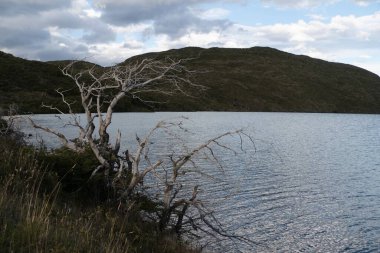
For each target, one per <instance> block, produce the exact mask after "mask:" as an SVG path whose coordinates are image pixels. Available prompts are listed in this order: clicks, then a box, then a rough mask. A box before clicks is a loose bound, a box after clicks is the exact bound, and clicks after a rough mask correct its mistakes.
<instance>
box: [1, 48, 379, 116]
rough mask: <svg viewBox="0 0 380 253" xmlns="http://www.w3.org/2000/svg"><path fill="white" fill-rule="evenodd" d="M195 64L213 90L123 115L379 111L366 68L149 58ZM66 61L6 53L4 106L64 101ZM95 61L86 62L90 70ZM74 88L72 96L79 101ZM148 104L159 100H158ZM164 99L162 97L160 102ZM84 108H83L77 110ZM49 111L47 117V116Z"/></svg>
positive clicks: (208, 53) (254, 54) (256, 58)
mask: <svg viewBox="0 0 380 253" xmlns="http://www.w3.org/2000/svg"><path fill="white" fill-rule="evenodd" d="M167 56H170V57H173V58H193V57H194V58H195V59H193V60H191V61H189V62H188V63H187V64H188V67H189V68H190V69H193V70H198V71H199V73H198V74H196V75H195V76H194V79H195V80H194V82H196V83H198V84H202V85H205V86H207V87H209V89H208V90H207V91H206V92H204V93H202V94H200V95H199V96H198V97H197V98H189V97H183V96H174V97H168V98H164V99H166V100H168V103H165V104H154V105H151V106H150V107H149V106H148V107H147V106H146V105H143V104H140V103H139V102H137V101H124V102H123V104H121V105H120V106H119V107H118V110H119V111H142V110H143V111H145V110H170V111H181V110H186V111H192V110H218V111H222V110H223V111H289V112H350V113H380V77H379V76H377V75H375V74H373V73H371V72H369V71H366V70H364V69H361V68H358V67H355V66H351V65H347V64H340V63H331V62H326V61H322V60H318V59H313V58H310V57H307V56H299V55H293V54H289V53H285V52H282V51H279V50H276V49H272V48H263V47H254V48H249V49H227V48H223V49H222V48H211V49H202V48H191V47H190V48H183V49H177V50H169V51H165V52H160V53H149V54H144V55H140V56H135V57H132V58H130V59H127V60H126V61H125V62H123V63H121V64H125V63H127V62H130V61H133V60H135V59H138V58H143V57H155V58H160V57H167ZM62 63H64V62H50V63H44V62H36V61H27V60H23V59H20V58H16V57H13V56H11V55H8V54H4V53H1V54H0V106H2V107H5V106H6V105H7V104H9V103H11V102H15V103H17V104H18V105H19V107H20V111H22V112H29V111H32V112H43V111H41V108H40V107H39V105H40V104H41V102H42V101H44V103H53V104H54V103H59V99H60V98H59V96H57V95H56V94H55V92H54V90H55V89H56V88H58V87H61V88H63V89H69V88H70V87H73V84H72V83H71V82H70V80H68V79H67V78H65V77H63V76H62V75H61V74H60V71H59V69H58V68H57V65H59V64H62ZM87 64H88V63H85V64H82V65H83V66H86V65H87ZM75 92H76V91H75V89H74V90H73V91H72V92H71V95H72V96H73V97H75V96H76V93H75ZM149 99H158V98H157V97H156V95H151V96H150V98H149ZM161 99H162V97H160V100H161ZM78 108H79V107H78ZM44 112H46V111H44Z"/></svg>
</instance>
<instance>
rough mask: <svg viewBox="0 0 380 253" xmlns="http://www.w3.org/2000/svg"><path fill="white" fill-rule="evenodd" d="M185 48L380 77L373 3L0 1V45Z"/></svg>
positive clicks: (62, 52)
mask: <svg viewBox="0 0 380 253" xmlns="http://www.w3.org/2000/svg"><path fill="white" fill-rule="evenodd" d="M186 46H199V47H204V48H210V47H229V48H249V47H254V46H268V47H273V48H277V49H279V50H283V51H286V52H290V53H294V54H303V55H308V56H311V57H315V58H320V59H324V60H328V61H334V62H342V63H348V64H353V65H356V66H359V67H362V68H365V69H368V70H370V71H372V72H374V73H376V74H378V75H380V0H325V1H318V0H299V1H297V0H0V50H1V51H4V52H7V53H11V54H13V55H16V56H18V57H22V58H26V59H30V60H41V61H48V60H62V59H87V60H88V61H91V62H94V63H98V64H100V65H103V66H109V65H113V64H115V63H119V62H121V61H123V60H125V59H126V58H129V57H131V56H133V55H138V54H142V53H145V52H156V51H163V50H168V49H172V48H182V47H186Z"/></svg>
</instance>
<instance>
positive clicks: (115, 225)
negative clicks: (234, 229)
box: [0, 121, 197, 252]
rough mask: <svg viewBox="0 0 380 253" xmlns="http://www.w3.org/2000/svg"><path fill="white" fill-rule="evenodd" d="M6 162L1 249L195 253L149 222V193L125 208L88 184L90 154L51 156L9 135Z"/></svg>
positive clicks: (2, 137) (0, 140) (2, 166)
mask: <svg viewBox="0 0 380 253" xmlns="http://www.w3.org/2000/svg"><path fill="white" fill-rule="evenodd" d="M1 124H5V123H4V121H1ZM0 161H1V163H0V252H197V251H195V250H191V249H189V248H188V246H186V245H184V244H183V243H181V242H180V241H178V240H177V238H176V237H174V236H172V235H169V234H168V233H166V232H165V231H164V232H161V231H160V230H159V228H158V224H157V223H156V222H154V221H149V222H148V221H146V220H144V219H143V217H142V215H141V212H142V211H143V210H144V209H146V208H155V206H154V203H153V202H151V201H150V200H149V199H148V198H146V197H143V196H139V197H136V198H135V200H134V201H135V202H134V203H135V204H134V205H128V206H126V205H125V204H123V205H122V203H118V201H117V199H115V198H113V196H112V193H110V192H109V191H107V187H106V185H105V182H104V181H103V180H102V179H101V178H93V179H91V180H90V181H89V180H88V179H89V171H90V168H91V169H93V165H94V164H97V162H96V159H95V157H93V156H92V153H91V152H84V153H83V154H78V153H75V152H73V151H69V150H66V149H60V150H56V151H54V152H49V153H48V152H46V151H45V150H44V149H35V148H33V147H30V146H27V145H26V144H25V143H24V142H23V140H22V138H20V137H19V136H18V135H15V134H14V133H13V132H7V133H6V134H5V133H3V134H0ZM74 168H75V169H74Z"/></svg>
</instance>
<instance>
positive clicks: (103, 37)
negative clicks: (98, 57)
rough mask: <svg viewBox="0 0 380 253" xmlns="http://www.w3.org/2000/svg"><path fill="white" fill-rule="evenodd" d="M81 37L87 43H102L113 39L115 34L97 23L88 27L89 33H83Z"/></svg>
mask: <svg viewBox="0 0 380 253" xmlns="http://www.w3.org/2000/svg"><path fill="white" fill-rule="evenodd" d="M83 39H84V40H85V41H86V42H88V43H104V42H109V41H114V40H115V39H116V34H115V32H114V31H112V30H111V29H110V28H108V27H107V26H106V25H104V24H98V25H97V26H92V27H91V28H90V33H88V34H85V35H84V36H83Z"/></svg>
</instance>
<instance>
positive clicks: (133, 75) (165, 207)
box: [29, 58, 252, 236]
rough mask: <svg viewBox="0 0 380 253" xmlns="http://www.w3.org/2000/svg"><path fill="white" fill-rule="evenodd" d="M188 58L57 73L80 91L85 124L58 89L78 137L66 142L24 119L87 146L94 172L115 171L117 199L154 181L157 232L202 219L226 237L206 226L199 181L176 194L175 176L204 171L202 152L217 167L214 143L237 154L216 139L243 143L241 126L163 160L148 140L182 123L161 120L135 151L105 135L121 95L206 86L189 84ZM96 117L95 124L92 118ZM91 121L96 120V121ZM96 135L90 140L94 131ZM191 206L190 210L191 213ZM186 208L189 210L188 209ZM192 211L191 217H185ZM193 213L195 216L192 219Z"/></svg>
mask: <svg viewBox="0 0 380 253" xmlns="http://www.w3.org/2000/svg"><path fill="white" fill-rule="evenodd" d="M188 60H189V59H187V60H173V59H170V58H166V59H163V60H156V59H143V60H140V61H135V62H131V63H128V64H125V65H117V66H115V67H111V68H107V69H99V68H97V67H95V66H94V67H91V68H89V69H85V70H79V71H76V70H75V68H74V67H75V64H76V62H73V63H71V64H69V65H67V66H66V67H64V68H62V69H61V70H62V73H63V74H64V75H65V76H67V77H69V78H71V79H72V80H73V81H74V83H75V85H76V88H77V89H78V91H79V93H80V103H81V105H82V107H83V110H84V114H85V121H84V123H83V122H82V121H81V120H80V118H79V116H78V114H76V113H75V112H74V111H73V110H72V104H73V102H72V101H68V100H67V99H66V97H65V91H62V90H57V92H58V93H59V94H60V95H61V97H62V101H63V103H64V104H65V105H66V106H67V108H68V113H69V115H70V118H71V120H70V122H69V123H68V124H69V125H72V126H75V127H77V128H78V129H79V135H78V137H77V138H75V139H74V140H69V139H68V138H67V137H66V136H65V135H63V134H62V133H59V132H57V131H55V130H54V129H50V128H47V127H44V126H40V125H38V124H36V123H35V122H34V121H33V119H32V118H29V119H30V121H31V123H32V125H33V126H34V127H36V128H39V129H42V130H44V131H46V132H49V133H51V134H53V135H55V136H57V137H58V138H59V139H60V140H61V142H62V144H63V145H64V146H65V147H67V148H70V149H73V150H75V151H77V152H81V151H83V150H84V147H86V146H88V147H90V148H91V150H92V152H93V154H94V155H95V157H96V158H97V160H98V161H99V166H98V167H97V168H94V171H93V173H92V174H93V175H94V174H96V173H97V172H99V171H104V172H105V174H106V175H109V173H110V172H111V171H112V172H116V173H115V174H114V176H113V177H112V178H111V181H112V186H113V187H114V188H115V189H116V190H117V192H118V193H119V198H120V200H121V201H127V202H128V201H129V200H131V198H132V197H133V194H134V193H135V192H136V189H137V188H139V186H140V185H141V184H142V183H143V181H144V179H145V178H146V177H147V175H150V176H152V177H153V178H154V179H155V180H156V182H154V183H152V185H156V186H157V188H156V190H157V191H160V193H159V194H157V195H160V196H161V199H160V200H158V201H159V203H160V208H159V209H158V210H157V212H156V216H157V217H156V218H158V219H159V228H160V230H163V231H164V230H165V231H167V230H170V231H172V232H173V233H176V234H177V235H178V236H180V235H181V234H182V232H183V230H184V229H183V228H184V226H188V227H189V226H190V227H192V228H194V229H200V230H202V228H201V227H200V226H199V223H198V222H199V221H202V222H203V223H204V224H206V225H207V226H208V227H209V228H211V229H212V231H214V232H215V233H216V234H218V235H221V236H229V235H228V233H226V232H225V231H223V229H222V228H221V226H219V225H216V226H215V225H211V223H212V222H210V221H209V220H208V219H207V218H206V216H211V217H212V212H210V211H209V210H207V209H206V208H205V206H204V205H203V203H202V201H200V200H199V199H198V185H197V184H196V183H195V184H194V185H193V186H192V190H191V192H189V195H188V196H185V195H186V194H183V193H182V194H179V193H180V191H181V189H182V185H181V183H180V182H179V181H178V178H179V177H181V176H182V175H184V174H186V172H187V171H189V168H192V169H193V171H198V172H199V173H203V172H202V169H201V168H200V167H199V166H198V164H197V161H196V157H197V156H199V155H204V156H205V157H206V158H207V159H209V160H211V161H213V162H214V163H215V164H216V166H218V167H222V165H221V164H220V162H219V159H218V158H217V157H216V156H215V154H214V151H213V146H218V147H220V148H222V149H223V150H229V151H232V152H234V153H236V151H235V150H232V149H231V148H229V147H228V146H225V145H223V144H221V142H220V140H221V139H223V138H224V137H226V136H236V137H237V139H238V140H240V141H241V144H242V143H243V139H248V140H249V141H250V142H252V139H251V138H250V137H249V136H248V135H246V134H245V133H244V132H243V131H242V130H237V131H234V132H226V133H223V134H221V135H218V136H216V137H214V138H211V139H209V140H207V141H205V142H204V143H202V144H200V145H199V146H196V147H193V148H192V149H187V150H182V152H179V153H178V152H177V153H176V154H174V153H173V154H172V155H169V156H167V157H166V158H157V159H156V160H154V159H151V158H150V155H149V151H150V140H151V138H152V136H153V135H155V134H157V133H158V132H159V131H160V130H164V131H167V130H169V129H172V128H177V129H181V130H182V129H183V128H182V123H181V121H174V122H173V121H160V122H158V123H157V125H156V126H155V127H154V128H153V129H152V130H151V131H150V132H149V133H148V134H147V135H146V136H145V137H144V138H139V137H136V140H137V148H136V150H135V151H134V152H129V151H128V150H127V151H125V152H124V155H120V154H119V153H120V140H121V132H120V131H118V133H117V136H116V141H115V143H114V144H113V145H112V144H111V143H110V138H109V134H108V131H107V130H108V127H109V126H110V125H111V123H112V116H113V112H114V109H115V107H116V105H117V104H118V103H119V101H120V100H121V99H123V98H124V97H126V96H131V97H134V98H138V99H140V100H143V98H142V97H141V95H142V94H143V93H147V92H148V93H151V92H153V93H156V94H165V95H177V94H178V93H179V94H182V95H185V96H189V94H188V93H187V92H186V88H187V87H193V88H197V89H198V90H199V89H205V87H204V86H202V85H198V84H194V83H193V82H192V81H191V75H192V74H194V72H193V71H190V70H188V69H187V68H186V67H185V66H184V65H183V64H184V63H185V62H186V61H188ZM44 106H45V107H48V108H50V109H52V110H55V111H57V112H58V113H61V114H65V112H64V111H62V110H60V109H59V108H57V107H54V106H46V105H44ZM96 121H97V122H96ZM95 123H96V124H95ZM96 131H97V133H98V136H99V137H98V138H95V136H96V135H95V132H96ZM190 209H192V210H193V211H191V210H190ZM189 210H190V212H189ZM189 213H192V215H189ZM193 214H197V217H194V216H193Z"/></svg>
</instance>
